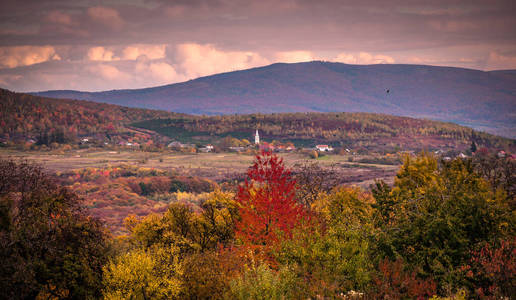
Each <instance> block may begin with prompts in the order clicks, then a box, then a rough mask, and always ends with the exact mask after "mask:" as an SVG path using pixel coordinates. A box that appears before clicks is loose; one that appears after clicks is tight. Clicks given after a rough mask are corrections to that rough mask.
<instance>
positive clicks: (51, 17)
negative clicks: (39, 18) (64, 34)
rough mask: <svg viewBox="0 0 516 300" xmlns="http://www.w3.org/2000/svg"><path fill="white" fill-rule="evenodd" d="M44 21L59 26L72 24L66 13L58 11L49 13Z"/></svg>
mask: <svg viewBox="0 0 516 300" xmlns="http://www.w3.org/2000/svg"><path fill="white" fill-rule="evenodd" d="M45 19H46V20H47V21H49V22H52V23H56V24H61V25H71V24H72V17H71V16H70V15H69V14H66V13H64V12H61V11H58V10H54V11H51V12H49V13H48V14H47V16H46V18H45Z"/></svg>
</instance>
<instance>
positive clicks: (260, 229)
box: [236, 151, 305, 246]
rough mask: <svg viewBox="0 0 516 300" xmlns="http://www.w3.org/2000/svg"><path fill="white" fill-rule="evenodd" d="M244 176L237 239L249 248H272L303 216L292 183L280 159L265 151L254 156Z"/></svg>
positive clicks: (293, 183)
mask: <svg viewBox="0 0 516 300" xmlns="http://www.w3.org/2000/svg"><path fill="white" fill-rule="evenodd" d="M247 176H248V178H247V179H246V181H245V183H244V184H243V185H242V186H240V188H239V191H238V194H237V201H238V202H239V204H240V217H241V219H240V221H239V222H238V223H237V224H236V236H237V237H238V238H239V239H240V240H241V241H242V242H243V243H244V244H245V245H248V246H251V245H255V246H271V245H274V244H275V243H276V242H277V241H278V240H279V238H280V237H289V236H290V234H291V230H292V228H293V227H294V226H295V225H297V224H298V223H299V222H300V221H301V219H302V218H303V217H304V215H305V212H304V210H303V207H302V206H301V205H300V204H298V203H297V201H296V199H295V181H294V179H293V178H292V176H291V172H290V170H288V169H287V168H285V165H284V163H283V159H281V158H279V157H278V156H277V155H275V154H272V153H271V152H265V151H262V152H261V153H260V155H257V156H256V159H255V162H254V164H253V165H252V166H251V167H250V168H249V170H248V172H247Z"/></svg>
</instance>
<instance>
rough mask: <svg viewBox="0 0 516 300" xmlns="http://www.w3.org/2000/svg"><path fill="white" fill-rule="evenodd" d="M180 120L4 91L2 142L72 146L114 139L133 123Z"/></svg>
mask: <svg viewBox="0 0 516 300" xmlns="http://www.w3.org/2000/svg"><path fill="white" fill-rule="evenodd" d="M176 116H181V114H175V113H170V112H166V111H158V110H149V109H140V108H128V107H122V106H118V105H112V104H103V103H96V102H90V101H81V100H66V99H52V98H46V97H39V96H32V95H28V94H23V93H14V92H11V91H8V90H4V89H0V138H1V139H2V140H8V141H12V142H18V143H19V142H23V141H25V140H27V139H34V140H36V141H38V142H40V143H41V142H42V143H44V144H49V143H51V142H53V141H55V142H58V143H69V142H75V141H76V140H77V138H78V137H84V136H93V135H103V136H106V135H107V136H108V137H109V139H110V138H111V137H113V136H115V135H119V134H120V133H122V132H125V133H127V132H129V131H131V129H129V128H128V127H127V125H128V124H129V123H132V122H136V121H142V120H148V119H156V118H165V117H168V118H171V117H176Z"/></svg>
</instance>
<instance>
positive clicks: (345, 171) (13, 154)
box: [0, 149, 398, 187]
mask: <svg viewBox="0 0 516 300" xmlns="http://www.w3.org/2000/svg"><path fill="white" fill-rule="evenodd" d="M279 156H280V157H282V158H283V160H284V161H285V164H286V166H287V167H290V168H292V169H295V168H296V167H300V166H302V165H305V164H310V163H314V162H317V163H318V164H319V165H320V166H321V167H323V168H332V169H333V170H334V171H335V172H337V173H339V174H341V176H342V177H343V180H344V181H345V182H346V183H349V184H354V185H360V186H362V187H368V186H369V184H371V183H373V181H374V179H382V180H384V181H386V182H389V183H392V181H393V177H394V174H395V173H396V171H397V170H398V166H396V165H384V164H372V163H360V162H357V161H360V160H362V159H365V158H368V157H369V156H366V155H354V156H351V155H326V156H322V157H319V158H318V159H309V158H308V157H307V156H306V155H305V154H300V153H280V154H279ZM0 157H2V158H14V159H26V160H29V161H33V162H36V163H39V164H42V165H43V167H44V168H46V169H48V170H50V171H53V172H68V171H72V170H77V169H83V168H104V167H108V166H116V165H121V164H130V165H135V166H138V167H145V168H155V169H160V170H166V171H172V172H175V173H177V174H179V175H183V176H198V177H203V178H207V179H211V180H213V181H216V182H220V181H225V180H228V179H232V178H234V177H237V176H239V175H241V174H244V173H245V172H246V171H247V169H248V168H249V166H250V165H251V163H252V161H253V159H254V156H253V155H249V154H238V153H193V154H185V153H177V152H165V153H158V152H143V151H131V150H121V151H106V150H103V149H100V150H99V149H83V150H73V151H68V152H52V151H50V152H41V151H33V152H32V151H16V150H12V149H10V150H1V151H0ZM350 157H352V161H350Z"/></svg>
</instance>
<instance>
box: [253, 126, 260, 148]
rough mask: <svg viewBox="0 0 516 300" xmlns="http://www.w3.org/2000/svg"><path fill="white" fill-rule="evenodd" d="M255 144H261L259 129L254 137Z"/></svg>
mask: <svg viewBox="0 0 516 300" xmlns="http://www.w3.org/2000/svg"><path fill="white" fill-rule="evenodd" d="M254 143H255V144H256V145H258V144H259V143H260V135H259V134H258V129H256V134H255V135H254Z"/></svg>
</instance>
